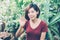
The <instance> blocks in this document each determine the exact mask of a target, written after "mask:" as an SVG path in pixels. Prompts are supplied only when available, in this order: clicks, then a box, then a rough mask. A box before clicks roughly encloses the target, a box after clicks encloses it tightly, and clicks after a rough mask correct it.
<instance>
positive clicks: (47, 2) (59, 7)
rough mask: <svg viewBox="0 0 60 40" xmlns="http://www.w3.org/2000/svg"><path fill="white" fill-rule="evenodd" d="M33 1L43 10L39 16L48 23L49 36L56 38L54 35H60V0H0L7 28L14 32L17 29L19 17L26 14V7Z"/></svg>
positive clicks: (0, 16) (2, 16)
mask: <svg viewBox="0 0 60 40" xmlns="http://www.w3.org/2000/svg"><path fill="white" fill-rule="evenodd" d="M31 2H34V3H36V4H37V5H38V6H39V8H40V11H41V12H40V17H39V18H41V19H42V20H44V21H46V23H47V24H48V33H47V35H48V38H49V39H50V40H54V36H56V35H57V36H58V37H60V35H59V30H58V29H59V27H60V25H59V23H60V0H0V20H2V21H4V22H5V24H6V28H5V30H7V31H9V32H12V33H15V32H16V31H17V29H18V28H19V19H20V17H21V16H24V14H25V13H24V9H25V8H26V6H27V5H28V4H29V3H31ZM1 4H2V5H1ZM58 39H59V38H58Z"/></svg>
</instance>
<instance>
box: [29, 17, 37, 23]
mask: <svg viewBox="0 0 60 40" xmlns="http://www.w3.org/2000/svg"><path fill="white" fill-rule="evenodd" d="M37 20H38V18H35V19H34V20H30V21H32V22H33V23H35V22H36V21H37Z"/></svg>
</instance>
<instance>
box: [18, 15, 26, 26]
mask: <svg viewBox="0 0 60 40" xmlns="http://www.w3.org/2000/svg"><path fill="white" fill-rule="evenodd" d="M26 21H27V20H26V19H25V18H24V17H23V16H22V17H21V18H20V20H19V22H20V26H24V25H25V23H26Z"/></svg>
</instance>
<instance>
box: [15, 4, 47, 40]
mask: <svg viewBox="0 0 60 40" xmlns="http://www.w3.org/2000/svg"><path fill="white" fill-rule="evenodd" d="M25 13H26V14H25V18H23V17H22V18H21V19H20V28H19V29H18V31H17V32H16V37H18V36H20V35H21V34H22V33H23V32H24V30H25V31H26V40H45V36H46V32H47V31H48V27H47V24H46V23H45V22H44V21H42V20H41V19H39V15H40V10H39V8H38V6H37V5H36V4H33V3H31V4H30V5H29V6H28V7H27V8H26V10H25Z"/></svg>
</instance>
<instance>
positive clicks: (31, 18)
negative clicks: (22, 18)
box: [28, 8, 38, 20]
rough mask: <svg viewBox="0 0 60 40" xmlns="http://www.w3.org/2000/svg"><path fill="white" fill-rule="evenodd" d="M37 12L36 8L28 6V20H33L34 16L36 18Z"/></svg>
mask: <svg viewBox="0 0 60 40" xmlns="http://www.w3.org/2000/svg"><path fill="white" fill-rule="evenodd" d="M37 14H38V12H37V11H36V10H34V8H30V9H29V10H28V17H29V19H30V20H34V19H35V18H37Z"/></svg>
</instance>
